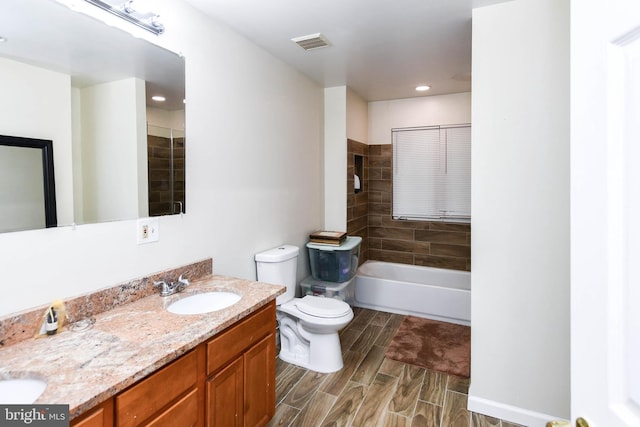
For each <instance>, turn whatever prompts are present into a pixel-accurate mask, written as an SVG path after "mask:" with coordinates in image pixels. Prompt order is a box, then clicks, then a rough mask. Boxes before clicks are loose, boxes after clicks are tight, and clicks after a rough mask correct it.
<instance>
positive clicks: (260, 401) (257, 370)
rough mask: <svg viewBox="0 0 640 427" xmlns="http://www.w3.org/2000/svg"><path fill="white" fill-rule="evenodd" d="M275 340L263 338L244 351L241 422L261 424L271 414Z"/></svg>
mask: <svg viewBox="0 0 640 427" xmlns="http://www.w3.org/2000/svg"><path fill="white" fill-rule="evenodd" d="M275 401H276V340H275V335H274V333H271V334H269V335H267V336H266V337H264V338H263V339H262V340H261V341H260V342H258V343H257V344H256V345H254V346H253V347H251V348H250V349H249V350H247V352H246V353H245V354H244V425H245V426H246V427H256V426H264V425H266V424H267V423H268V422H269V420H271V418H272V417H273V415H274V413H275Z"/></svg>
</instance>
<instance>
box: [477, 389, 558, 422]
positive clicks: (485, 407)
mask: <svg viewBox="0 0 640 427" xmlns="http://www.w3.org/2000/svg"><path fill="white" fill-rule="evenodd" d="M467 410H469V411H471V412H477V413H479V414H483V415H488V416H490V417H494V418H500V419H501V420H505V421H509V422H510V423H514V424H520V425H523V426H526V427H545V426H546V425H547V423H548V422H549V421H552V420H561V419H562V418H561V417H555V416H553V415H547V414H543V413H541V412H534V411H530V410H528V409H523V408H519V407H517V406H511V405H507V404H504V403H500V402H496V401H493V400H489V399H483V398H481V397H476V396H473V395H472V394H471V390H469V399H468V403H467Z"/></svg>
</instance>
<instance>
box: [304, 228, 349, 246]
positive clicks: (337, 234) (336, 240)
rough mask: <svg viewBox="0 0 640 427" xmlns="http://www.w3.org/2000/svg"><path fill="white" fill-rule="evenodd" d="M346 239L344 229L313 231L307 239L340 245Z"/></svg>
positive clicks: (312, 241) (323, 243) (321, 243)
mask: <svg viewBox="0 0 640 427" xmlns="http://www.w3.org/2000/svg"><path fill="white" fill-rule="evenodd" d="M346 239H347V233H345V232H344V231H314V232H313V233H311V234H309V241H310V242H311V243H316V244H319V245H334V246H340V244H341V243H342V242H344V241H345V240H346Z"/></svg>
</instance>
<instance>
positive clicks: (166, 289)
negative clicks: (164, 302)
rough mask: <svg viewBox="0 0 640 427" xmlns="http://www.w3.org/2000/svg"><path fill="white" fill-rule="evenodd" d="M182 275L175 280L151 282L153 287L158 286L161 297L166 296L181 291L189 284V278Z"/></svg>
mask: <svg viewBox="0 0 640 427" xmlns="http://www.w3.org/2000/svg"><path fill="white" fill-rule="evenodd" d="M182 276H183V274H181V275H180V277H178V281H177V282H170V283H167V282H165V281H164V280H161V281H159V282H153V284H154V286H155V287H157V288H160V296H161V297H168V296H169V295H173V294H176V293H178V292H181V291H182V290H183V289H184V288H186V287H187V286H189V279H187V278H185V277H182Z"/></svg>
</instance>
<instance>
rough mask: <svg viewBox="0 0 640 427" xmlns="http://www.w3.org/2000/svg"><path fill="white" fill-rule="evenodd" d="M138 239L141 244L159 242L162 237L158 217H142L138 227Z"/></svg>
mask: <svg viewBox="0 0 640 427" xmlns="http://www.w3.org/2000/svg"><path fill="white" fill-rule="evenodd" d="M136 239H137V242H138V244H139V245H142V244H144V243H151V242H157V241H158V240H159V239H160V227H159V221H158V218H140V219H139V220H138V223H137V227H136Z"/></svg>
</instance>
